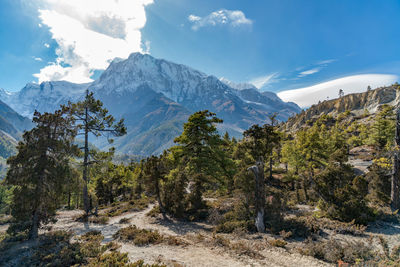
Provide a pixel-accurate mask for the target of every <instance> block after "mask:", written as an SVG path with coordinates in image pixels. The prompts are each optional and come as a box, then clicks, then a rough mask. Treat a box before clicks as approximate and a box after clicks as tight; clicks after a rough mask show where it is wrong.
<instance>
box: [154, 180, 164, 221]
mask: <svg viewBox="0 0 400 267" xmlns="http://www.w3.org/2000/svg"><path fill="white" fill-rule="evenodd" d="M155 189H156V196H157V202H158V207H159V208H160V212H161V214H162V216H163V218H164V219H166V215H165V209H164V205H163V203H162V201H161V196H160V184H159V182H158V180H157V181H156V184H155Z"/></svg>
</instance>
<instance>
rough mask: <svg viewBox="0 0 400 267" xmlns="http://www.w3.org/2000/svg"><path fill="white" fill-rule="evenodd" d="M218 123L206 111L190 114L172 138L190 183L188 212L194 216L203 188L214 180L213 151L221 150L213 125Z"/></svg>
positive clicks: (217, 168) (201, 204) (216, 171)
mask: <svg viewBox="0 0 400 267" xmlns="http://www.w3.org/2000/svg"><path fill="white" fill-rule="evenodd" d="M217 123H222V120H221V119H219V118H217V117H216V115H215V113H212V112H209V111H208V110H204V111H198V112H196V113H194V114H192V115H191V116H190V117H189V119H188V122H187V123H185V124H184V126H183V132H182V134H181V135H180V136H179V137H177V138H175V140H174V141H175V142H176V143H178V144H180V145H181V146H180V149H181V160H182V165H184V166H186V168H185V169H186V171H187V172H188V174H189V176H190V177H191V179H192V181H193V190H192V192H191V194H190V200H189V202H190V203H191V209H192V210H193V211H194V212H195V211H197V210H199V209H201V208H202V207H204V202H203V199H202V194H203V192H204V190H205V185H206V184H208V183H210V181H211V180H212V179H218V174H219V173H221V166H220V164H219V162H218V161H219V160H217V159H216V158H217V156H216V155H217V151H218V150H220V148H221V143H222V140H221V137H220V136H219V134H218V131H217V128H216V126H215V124H217Z"/></svg>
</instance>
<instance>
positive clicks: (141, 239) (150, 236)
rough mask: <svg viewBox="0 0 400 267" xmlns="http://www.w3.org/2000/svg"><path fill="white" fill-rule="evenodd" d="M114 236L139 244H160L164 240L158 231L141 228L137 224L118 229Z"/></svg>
mask: <svg viewBox="0 0 400 267" xmlns="http://www.w3.org/2000/svg"><path fill="white" fill-rule="evenodd" d="M114 238H118V239H119V240H122V241H126V242H132V243H134V244H135V245H137V246H145V245H149V244H159V243H161V242H162V241H163V237H162V236H161V235H160V233H159V232H158V231H152V230H147V229H139V228H137V227H136V226H135V225H131V226H129V227H126V228H122V229H120V230H118V232H117V233H115V234H114Z"/></svg>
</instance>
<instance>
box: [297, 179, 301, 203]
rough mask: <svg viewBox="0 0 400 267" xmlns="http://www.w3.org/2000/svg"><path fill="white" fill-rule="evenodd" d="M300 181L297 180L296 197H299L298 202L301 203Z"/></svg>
mask: <svg viewBox="0 0 400 267" xmlns="http://www.w3.org/2000/svg"><path fill="white" fill-rule="evenodd" d="M299 187H300V185H299V181H297V180H296V199H297V203H300V192H299Z"/></svg>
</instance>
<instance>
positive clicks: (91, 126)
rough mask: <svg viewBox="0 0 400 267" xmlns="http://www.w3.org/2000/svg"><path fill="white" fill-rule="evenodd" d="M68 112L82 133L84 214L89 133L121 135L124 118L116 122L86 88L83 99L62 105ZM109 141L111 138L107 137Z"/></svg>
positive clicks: (86, 210)
mask: <svg viewBox="0 0 400 267" xmlns="http://www.w3.org/2000/svg"><path fill="white" fill-rule="evenodd" d="M63 108H64V110H67V111H68V112H69V115H70V118H71V119H72V120H73V121H74V124H75V126H76V128H77V131H78V134H81V135H84V137H85V143H84V147H83V149H84V157H83V181H84V184H83V205H84V209H85V212H86V215H88V214H89V211H90V206H89V197H88V188H87V184H88V180H89V178H88V168H89V164H90V162H89V134H92V135H94V136H95V137H99V136H102V135H104V136H107V138H109V137H110V136H122V135H125V134H126V128H125V126H124V120H123V119H121V120H120V121H118V122H116V121H115V119H114V117H113V116H112V115H110V114H108V110H107V109H105V108H104V107H103V103H102V102H101V101H100V100H97V99H95V98H94V96H93V93H92V92H89V90H86V96H85V99H84V100H83V101H79V102H77V103H68V105H67V106H64V107H63ZM108 140H109V141H110V142H111V141H112V139H108Z"/></svg>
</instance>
